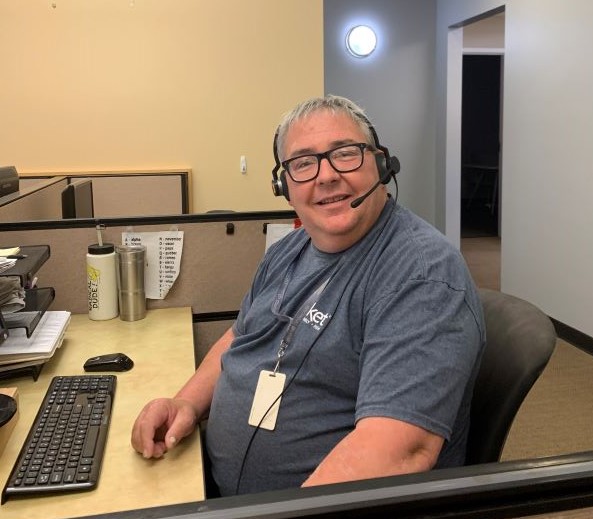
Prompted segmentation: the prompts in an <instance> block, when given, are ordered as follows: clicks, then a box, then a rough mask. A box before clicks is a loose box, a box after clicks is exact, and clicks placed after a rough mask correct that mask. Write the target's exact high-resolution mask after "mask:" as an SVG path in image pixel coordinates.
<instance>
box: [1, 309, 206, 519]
mask: <svg viewBox="0 0 593 519" xmlns="http://www.w3.org/2000/svg"><path fill="white" fill-rule="evenodd" d="M115 352H123V353H126V354H127V355H128V356H129V357H131V358H132V360H133V361H134V368H132V370H130V371H127V372H120V373H115V374H116V375H117V387H116V392H115V397H114V400H113V413H112V417H111V425H110V429H109V435H108V439H107V446H106V451H105V456H104V459H103V466H102V471H101V476H100V478H99V486H98V488H97V489H96V490H91V491H84V492H73V493H60V494H54V495H50V496H47V497H46V496H43V497H32V498H25V499H22V498H19V499H8V501H7V502H6V503H5V504H4V505H2V507H0V517H2V519H10V518H19V519H22V518H25V517H26V518H27V519H36V518H43V519H52V518H63V517H80V516H85V515H93V514H100V513H107V512H116V511H124V510H133V509H138V508H148V507H153V506H161V505H170V504H177V503H187V502H192V501H200V500H203V499H204V495H205V494H204V484H203V472H202V456H201V446H200V437H199V434H197V433H196V434H194V435H192V436H191V437H189V438H186V439H185V440H184V441H183V442H181V444H179V445H178V446H177V447H176V448H175V449H173V450H172V451H171V452H169V453H167V454H166V455H165V457H164V458H162V459H160V460H145V459H143V458H142V456H140V455H139V454H137V453H136V452H135V451H134V450H133V449H132V447H131V445H130V433H131V430H132V424H133V423H134V420H135V419H136V416H137V415H138V412H139V411H140V409H141V408H142V406H143V405H144V404H145V403H146V402H148V400H150V399H152V398H155V397H160V396H172V395H174V394H175V393H176V392H177V390H178V389H179V388H180V387H181V385H182V384H183V383H184V382H185V380H187V378H189V377H190V376H191V374H192V373H193V371H194V348H193V328H192V314H191V309H190V308H166V309H158V310H149V311H148V314H147V316H146V318H145V319H142V320H140V321H134V322H124V321H121V320H120V319H119V318H115V319H111V320H109V321H91V320H89V318H88V316H87V315H72V320H71V322H70V325H69V326H68V328H67V330H66V335H65V339H64V343H63V344H62V346H61V348H60V349H59V350H58V351H57V352H56V354H55V355H54V357H52V359H51V360H50V361H49V362H48V363H46V364H45V366H44V367H43V370H42V371H41V374H40V376H39V378H38V379H37V381H36V382H34V381H33V379H32V378H31V377H28V378H27V377H22V378H18V379H13V380H4V381H0V386H3V387H15V386H16V387H18V390H19V410H20V418H19V420H18V422H17V425H16V427H15V429H14V431H13V433H12V435H11V437H10V440H9V442H8V444H7V446H6V449H5V450H4V452H3V454H2V456H1V457H0V484H1V485H2V488H3V487H4V485H5V483H6V480H7V479H8V476H9V474H10V471H11V470H12V467H13V464H14V461H15V459H16V457H17V455H18V453H19V451H20V448H21V446H22V444H23V442H24V440H25V437H26V435H27V433H28V431H29V429H30V427H31V425H32V423H33V420H34V418H35V415H36V413H37V411H38V409H39V405H40V404H41V400H42V398H43V396H44V395H45V392H46V391H47V388H48V386H49V382H50V380H51V378H52V377H54V376H56V375H77V374H83V373H84V370H83V368H82V365H83V363H84V361H85V360H86V359H87V358H89V357H92V356H94V355H100V354H103V353H115Z"/></svg>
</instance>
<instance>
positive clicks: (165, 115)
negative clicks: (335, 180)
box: [0, 0, 323, 212]
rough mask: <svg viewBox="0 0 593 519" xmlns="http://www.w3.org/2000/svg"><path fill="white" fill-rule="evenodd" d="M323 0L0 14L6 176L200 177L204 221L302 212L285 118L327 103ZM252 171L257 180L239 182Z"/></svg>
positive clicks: (75, 2)
mask: <svg viewBox="0 0 593 519" xmlns="http://www.w3.org/2000/svg"><path fill="white" fill-rule="evenodd" d="M322 9H323V2H322V0H282V1H278V0H216V1H211V0H210V1H206V0H101V1H97V0H54V1H53V2H52V1H49V0H48V1H46V0H43V1H41V0H27V1H26V2H19V1H15V0H7V1H3V2H1V3H0V63H1V64H2V81H1V82H0V113H1V114H2V124H1V125H0V157H1V159H0V162H2V165H14V166H16V167H17V169H18V170H19V171H22V172H44V171H61V172H67V171H85V170H86V171H92V170H103V171H106V170H119V171H121V170H139V169H171V168H185V169H192V171H193V178H192V187H193V200H192V206H193V210H194V212H203V211H207V210H210V209H234V210H241V211H251V210H273V209H286V208H288V206H287V204H286V202H285V201H284V199H280V198H274V197H273V196H272V195H271V190H270V178H271V175H270V171H271V168H272V166H273V157H272V151H271V150H272V138H273V134H274V130H275V127H276V125H277V123H278V120H279V118H280V116H281V114H282V113H284V112H285V111H287V110H288V109H290V108H291V107H292V106H293V105H294V104H295V103H296V102H297V101H299V100H301V99H303V98H306V97H310V96H313V95H321V94H323V29H322V23H323V16H322ZM241 155H246V157H247V166H248V170H247V174H246V175H242V174H241V173H240V170H239V159H240V156H241Z"/></svg>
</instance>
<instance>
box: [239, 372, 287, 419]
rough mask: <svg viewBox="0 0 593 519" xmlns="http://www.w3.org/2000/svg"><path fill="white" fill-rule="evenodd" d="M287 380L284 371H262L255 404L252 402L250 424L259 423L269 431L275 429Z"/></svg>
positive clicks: (254, 399) (256, 390)
mask: <svg viewBox="0 0 593 519" xmlns="http://www.w3.org/2000/svg"><path fill="white" fill-rule="evenodd" d="M285 381H286V375H284V374H283V373H278V372H276V373H274V372H273V371H266V370H262V371H261V373H260V374H259V380H258V381H257V387H256V388H255V395H253V404H251V412H250V413H249V420H248V423H249V425H253V427H257V426H258V425H259V426H260V427H262V428H263V429H268V431H273V430H274V428H275V427H276V418H277V417H278V410H279V409H280V400H281V398H280V395H281V394H282V391H283V390H284V382H285ZM264 415H265V418H264ZM262 418H263V420H262ZM260 422H261V424H260Z"/></svg>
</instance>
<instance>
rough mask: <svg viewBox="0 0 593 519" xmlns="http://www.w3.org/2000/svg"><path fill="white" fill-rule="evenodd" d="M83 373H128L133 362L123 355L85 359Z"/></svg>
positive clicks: (111, 354) (116, 354) (115, 354)
mask: <svg viewBox="0 0 593 519" xmlns="http://www.w3.org/2000/svg"><path fill="white" fill-rule="evenodd" d="M83 367H84V370H85V371H128V370H130V369H132V368H133V367H134V361H133V360H132V359H131V358H130V357H128V356H127V355H126V354H125V353H108V354H106V355H98V356H96V357H91V358H90V359H87V361H86V362H85V363H84V366H83Z"/></svg>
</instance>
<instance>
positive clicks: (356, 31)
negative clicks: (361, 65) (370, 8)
mask: <svg viewBox="0 0 593 519" xmlns="http://www.w3.org/2000/svg"><path fill="white" fill-rule="evenodd" d="M376 46H377V36H376V34H375V31H373V29H371V28H370V27H369V26H368V25H357V26H355V27H352V29H350V30H349V31H348V34H347V35H346V48H347V49H348V52H350V54H352V55H353V56H356V57H357V58H366V57H367V56H369V55H370V54H371V53H372V52H373V51H374V50H375V47H376Z"/></svg>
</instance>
